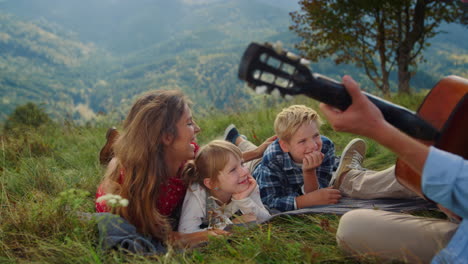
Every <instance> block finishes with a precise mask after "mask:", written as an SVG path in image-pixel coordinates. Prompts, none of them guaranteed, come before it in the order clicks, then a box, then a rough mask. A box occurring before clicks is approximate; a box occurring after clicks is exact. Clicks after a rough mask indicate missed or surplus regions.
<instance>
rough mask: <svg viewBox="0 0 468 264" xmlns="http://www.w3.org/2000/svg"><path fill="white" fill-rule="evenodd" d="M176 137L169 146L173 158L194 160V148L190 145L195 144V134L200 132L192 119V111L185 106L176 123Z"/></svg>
mask: <svg viewBox="0 0 468 264" xmlns="http://www.w3.org/2000/svg"><path fill="white" fill-rule="evenodd" d="M176 129H177V136H176V137H175V138H174V140H173V141H172V144H171V145H170V146H169V149H170V151H171V153H173V155H172V156H173V157H174V158H177V159H178V160H181V161H185V160H191V159H194V158H195V146H194V145H193V144H191V143H192V142H196V140H197V138H196V134H197V133H198V132H200V127H198V125H197V123H195V121H193V119H192V111H191V110H190V108H189V107H188V105H185V110H184V113H183V114H182V117H181V118H180V119H179V121H177V123H176Z"/></svg>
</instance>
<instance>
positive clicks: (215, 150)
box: [183, 140, 242, 186]
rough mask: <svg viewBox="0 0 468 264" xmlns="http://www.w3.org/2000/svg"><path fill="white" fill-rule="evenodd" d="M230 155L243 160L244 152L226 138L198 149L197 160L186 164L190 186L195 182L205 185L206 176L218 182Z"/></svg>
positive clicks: (185, 178)
mask: <svg viewBox="0 0 468 264" xmlns="http://www.w3.org/2000/svg"><path fill="white" fill-rule="evenodd" d="M229 155H234V157H236V158H238V159H239V160H242V152H241V151H240V150H239V148H238V147H237V146H236V145H234V144H232V143H230V142H227V141H224V140H213V141H211V142H210V143H208V144H207V145H205V146H203V147H202V148H201V149H200V150H199V151H198V153H197V155H196V157H195V160H193V161H191V162H188V163H187V164H186V165H185V169H184V172H183V177H184V180H185V182H186V183H187V185H188V186H190V185H191V184H193V183H198V184H200V185H201V186H204V184H203V180H204V179H205V178H209V179H210V180H211V181H212V182H218V175H219V173H220V172H221V171H222V170H223V169H224V167H226V164H227V163H228V161H229Z"/></svg>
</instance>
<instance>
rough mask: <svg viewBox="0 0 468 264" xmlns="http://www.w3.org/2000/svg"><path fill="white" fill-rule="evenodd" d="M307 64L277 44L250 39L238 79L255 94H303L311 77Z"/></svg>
mask: <svg viewBox="0 0 468 264" xmlns="http://www.w3.org/2000/svg"><path fill="white" fill-rule="evenodd" d="M309 63H310V62H309V61H308V60H306V59H304V58H301V57H299V56H297V55H296V54H294V53H292V52H289V51H287V50H284V49H283V48H282V47H281V44H280V43H277V44H271V43H265V44H263V45H261V44H258V43H255V42H252V43H251V44H250V45H249V46H248V48H247V49H246V51H245V52H244V55H243V56H242V59H241V63H240V65H239V79H241V80H244V81H246V82H247V83H248V85H249V86H250V87H251V88H252V89H254V90H255V91H256V92H258V93H262V92H266V93H269V94H271V93H279V94H280V95H281V96H283V97H284V96H285V95H297V94H302V93H304V90H303V89H304V87H305V84H308V83H311V82H312V81H313V80H314V77H313V76H312V74H311V72H310V70H309V68H308V65H309Z"/></svg>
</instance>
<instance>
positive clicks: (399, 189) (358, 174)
mask: <svg viewBox="0 0 468 264" xmlns="http://www.w3.org/2000/svg"><path fill="white" fill-rule="evenodd" d="M342 177H344V178H343V180H342V183H341V185H340V187H339V189H340V191H341V193H342V194H343V195H345V196H349V197H351V198H357V199H375V198H395V199H397V198H401V199H403V198H413V197H416V196H417V195H416V194H415V193H414V192H412V191H410V190H409V189H407V188H406V187H404V186H403V185H401V184H400V183H398V181H397V179H396V177H395V166H392V167H390V168H388V169H386V170H383V171H373V170H355V169H353V170H350V171H349V172H348V173H346V175H343V176H342Z"/></svg>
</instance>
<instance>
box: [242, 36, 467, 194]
mask: <svg viewBox="0 0 468 264" xmlns="http://www.w3.org/2000/svg"><path fill="white" fill-rule="evenodd" d="M308 65H309V62H308V61H307V60H306V59H304V58H301V57H299V56H297V55H295V54H293V53H291V52H288V51H287V50H284V49H282V48H281V47H279V46H278V45H276V44H271V43H265V44H258V43H251V44H250V45H249V46H248V47H247V49H246V50H245V52H244V54H243V56H242V59H241V62H240V65H239V79H241V80H243V81H246V82H247V84H248V85H249V86H250V87H251V88H252V89H254V90H256V91H257V92H266V93H269V94H272V93H277V94H279V95H281V96H283V97H285V96H294V95H300V94H302V95H306V96H308V97H311V98H313V99H316V100H318V101H321V102H324V103H326V104H329V105H332V106H334V107H336V108H338V109H340V110H345V109H346V108H348V106H349V105H350V104H351V97H350V96H349V94H348V92H347V91H346V89H345V87H344V86H343V84H342V83H340V82H338V81H335V80H333V79H330V78H328V77H325V76H323V75H320V74H316V73H312V72H311V71H310V70H309V67H308ZM364 94H365V95H366V96H367V97H368V98H369V99H370V101H371V102H372V103H374V104H375V105H376V106H377V107H378V108H379V109H380V111H382V114H383V116H384V118H385V119H386V120H387V121H388V122H389V123H391V124H392V125H394V126H395V127H397V128H398V129H400V130H401V131H403V132H404V133H406V134H408V135H409V136H411V137H413V138H416V139H418V140H420V141H422V142H423V143H424V144H426V145H435V146H436V147H438V148H440V149H443V150H446V151H449V152H451V153H455V154H458V155H460V156H462V157H464V158H467V157H468V136H467V135H468V120H467V118H468V80H467V79H463V78H460V77H457V76H449V77H446V78H444V79H443V80H442V81H440V82H439V83H438V84H437V85H436V86H435V87H434V88H433V89H432V90H431V92H430V93H429V94H428V95H427V96H426V98H425V99H424V102H423V104H422V105H421V106H420V108H419V110H418V112H417V113H415V112H413V111H411V110H408V109H406V108H404V107H401V106H398V105H396V104H393V103H391V102H389V101H386V100H384V99H381V98H379V97H377V96H374V95H372V94H369V93H366V92H364ZM402 147H404V146H402ZM396 176H397V179H398V181H399V182H400V183H401V184H402V185H404V186H406V187H407V188H409V189H411V190H413V191H414V192H416V193H418V194H419V195H421V196H423V197H424V194H423V193H422V191H421V176H420V175H419V174H417V173H416V172H414V171H413V170H412V169H410V168H409V166H408V165H406V164H405V163H404V162H403V161H401V160H398V161H397V164H396Z"/></svg>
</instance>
